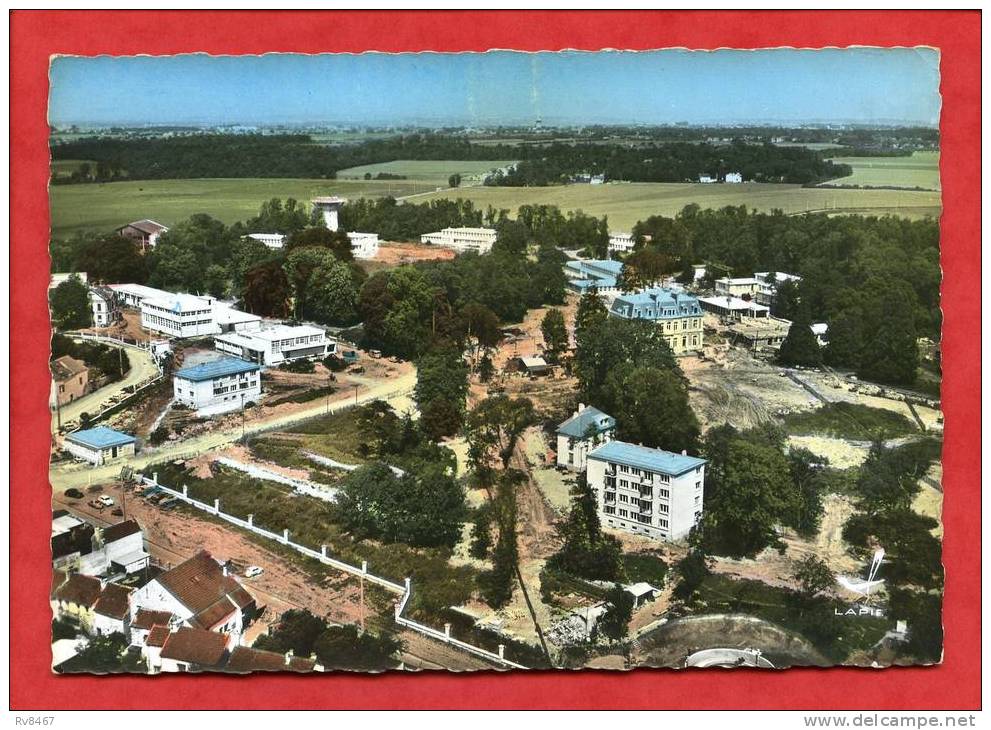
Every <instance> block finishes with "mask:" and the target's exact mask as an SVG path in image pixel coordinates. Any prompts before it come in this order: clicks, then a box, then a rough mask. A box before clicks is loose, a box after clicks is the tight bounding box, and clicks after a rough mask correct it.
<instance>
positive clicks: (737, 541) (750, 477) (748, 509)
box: [704, 437, 798, 557]
mask: <svg viewBox="0 0 991 730" xmlns="http://www.w3.org/2000/svg"><path fill="white" fill-rule="evenodd" d="M706 478H707V479H711V478H713V475H709V474H707V475H706ZM712 486H713V490H712V491H713V494H712V499H711V500H710V504H708V505H707V506H706V513H705V517H704V525H705V528H704V534H705V538H706V541H707V544H708V545H709V546H710V548H711V549H712V551H713V552H716V553H717V554H720V555H729V556H731V557H742V556H752V555H755V554H757V553H758V552H760V551H761V550H763V549H764V548H765V547H767V546H768V545H772V544H777V543H778V542H779V539H778V536H777V533H776V531H775V527H776V526H777V525H778V524H779V523H781V522H783V521H784V520H785V519H786V516H787V515H789V514H794V510H795V508H796V507H795V505H796V503H797V501H798V497H797V493H796V490H795V486H794V484H793V483H792V481H791V478H790V474H789V471H788V461H787V459H785V457H784V454H782V453H781V452H780V451H779V450H778V449H777V448H775V447H774V446H772V445H770V444H765V443H761V442H759V441H753V440H749V439H746V438H745V437H741V438H735V439H733V440H732V441H731V442H730V444H729V447H728V450H727V455H726V463H725V465H724V466H723V473H722V474H721V479H720V482H719V483H717V484H714V485H712Z"/></svg>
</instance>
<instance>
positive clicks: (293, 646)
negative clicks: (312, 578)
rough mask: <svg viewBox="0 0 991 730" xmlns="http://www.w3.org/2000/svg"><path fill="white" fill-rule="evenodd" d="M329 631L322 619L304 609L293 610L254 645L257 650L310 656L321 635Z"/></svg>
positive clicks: (282, 617)
mask: <svg viewBox="0 0 991 730" xmlns="http://www.w3.org/2000/svg"><path fill="white" fill-rule="evenodd" d="M326 629H327V623H326V621H324V620H323V619H322V618H319V617H318V616H314V615H313V614H312V613H310V612H309V611H307V610H306V609H303V608H299V609H297V608H291V609H289V610H288V611H286V612H285V613H283V614H282V616H280V617H279V623H277V624H276V625H275V626H274V627H272V628H270V629H269V631H268V633H267V634H262V635H261V636H259V637H258V639H257V640H256V641H255V643H254V647H255V648H256V649H263V650H266V651H274V652H278V653H279V654H285V653H286V652H288V651H292V652H293V654H295V655H296V656H310V655H311V654H312V653H313V647H314V645H315V644H316V641H317V639H318V638H319V636H320V634H322V633H323V632H324V631H326Z"/></svg>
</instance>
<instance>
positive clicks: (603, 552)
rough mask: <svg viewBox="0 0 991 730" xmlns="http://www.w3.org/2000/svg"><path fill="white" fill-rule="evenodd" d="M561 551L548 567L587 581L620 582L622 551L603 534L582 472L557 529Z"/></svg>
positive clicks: (592, 495)
mask: <svg viewBox="0 0 991 730" xmlns="http://www.w3.org/2000/svg"><path fill="white" fill-rule="evenodd" d="M558 534H559V535H560V537H561V549H560V550H559V551H558V552H557V553H555V554H554V555H553V556H552V557H551V560H550V563H551V565H553V566H554V567H557V568H560V569H561V570H564V571H566V572H568V573H571V574H573V575H577V576H580V577H582V578H585V579H587V580H613V581H614V580H621V579H622V578H623V577H624V575H623V563H622V560H621V558H622V547H621V546H620V544H619V541H618V540H617V539H616V538H614V537H613V536H612V535H606V534H605V533H603V532H602V525H601V523H600V522H599V511H598V505H597V504H596V500H595V494H593V492H592V489H591V487H589V486H588V481H587V480H586V479H585V473H584V472H582V473H581V474H580V475H579V476H578V479H577V480H576V482H575V485H574V487H572V489H571V508H570V509H569V511H568V516H567V517H566V518H565V520H564V521H563V522H562V523H561V524H560V525H559V526H558Z"/></svg>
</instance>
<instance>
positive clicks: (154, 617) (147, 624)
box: [131, 608, 172, 629]
mask: <svg viewBox="0 0 991 730" xmlns="http://www.w3.org/2000/svg"><path fill="white" fill-rule="evenodd" d="M171 620H172V614H171V613H169V612H168V611H150V610H148V609H147V608H139V609H138V610H137V612H136V613H135V614H134V622H133V623H132V624H131V626H132V627H133V628H135V629H151V628H153V627H155V626H168V625H169V622H170V621H171Z"/></svg>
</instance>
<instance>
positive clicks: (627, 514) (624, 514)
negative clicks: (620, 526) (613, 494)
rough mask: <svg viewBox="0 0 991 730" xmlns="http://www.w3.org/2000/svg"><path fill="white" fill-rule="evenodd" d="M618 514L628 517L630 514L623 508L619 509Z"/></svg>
mask: <svg viewBox="0 0 991 730" xmlns="http://www.w3.org/2000/svg"><path fill="white" fill-rule="evenodd" d="M619 516H620V517H629V516H630V513H629V512H627V511H626V510H625V509H621V510H620V511H619Z"/></svg>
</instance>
